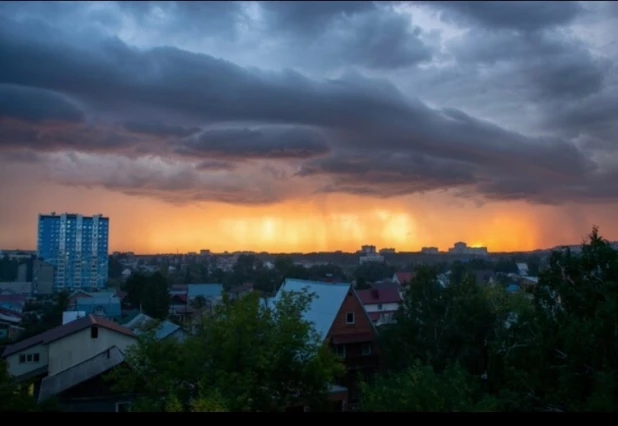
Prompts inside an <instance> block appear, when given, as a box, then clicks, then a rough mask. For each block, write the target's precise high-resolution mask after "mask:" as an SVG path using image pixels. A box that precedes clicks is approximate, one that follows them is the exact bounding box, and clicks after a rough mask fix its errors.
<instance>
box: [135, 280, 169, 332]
mask: <svg viewBox="0 0 618 426" xmlns="http://www.w3.org/2000/svg"><path fill="white" fill-rule="evenodd" d="M141 306H142V310H143V311H144V313H145V314H146V315H148V316H150V317H152V318H155V319H159V320H164V319H166V318H167V316H168V314H169V309H170V293H169V289H168V287H167V280H166V279H165V277H164V276H163V275H161V274H160V273H158V272H155V273H154V274H152V275H151V276H149V277H148V279H147V283H146V286H145V287H144V288H143V289H142V294H141Z"/></svg>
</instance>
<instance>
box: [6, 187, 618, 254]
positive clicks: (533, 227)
mask: <svg viewBox="0 0 618 426" xmlns="http://www.w3.org/2000/svg"><path fill="white" fill-rule="evenodd" d="M27 189H28V190H26V189H24V188H21V189H20V190H19V191H17V189H16V190H15V193H12V192H11V189H10V188H8V190H9V191H8V192H6V197H7V198H5V199H13V200H15V202H16V203H17V204H18V205H20V208H19V209H6V210H3V211H2V212H1V213H2V214H0V229H2V230H3V233H2V236H1V237H0V238H1V240H0V247H2V248H7V249H11V248H23V249H34V248H35V241H36V239H35V238H36V217H37V214H38V213H45V212H51V211H57V212H59V211H71V212H80V213H82V214H85V215H89V214H93V213H102V214H104V215H106V216H108V217H110V251H111V252H113V251H134V252H136V253H142V254H155V253H175V252H176V251H178V252H181V253H185V252H195V251H199V250H202V249H208V250H211V251H213V252H224V251H230V252H232V251H255V252H262V251H268V252H315V251H336V250H341V251H344V252H355V251H357V250H359V249H360V247H361V246H362V245H364V244H371V245H375V246H376V247H377V248H378V249H380V248H385V247H391V248H395V249H396V250H397V251H419V250H420V249H421V248H422V247H438V248H439V249H440V250H443V251H446V250H447V249H448V248H450V247H452V246H453V244H454V243H455V242H457V241H464V242H467V243H468V244H469V245H470V246H484V247H487V248H488V250H489V252H490V253H491V252H499V251H527V250H534V249H538V248H550V247H554V246H557V245H561V244H577V243H580V242H581V241H582V238H583V237H585V235H586V234H588V233H589V232H590V230H591V228H592V225H593V224H597V225H599V226H600V227H601V234H602V235H603V236H604V237H605V238H608V239H610V240H612V239H614V240H615V239H618V232H616V231H618V229H616V228H615V226H614V225H613V222H612V215H611V214H607V213H605V212H607V211H609V212H611V211H612V210H611V209H608V208H607V206H601V207H599V209H597V210H594V209H593V208H592V207H590V206H585V209H580V210H576V209H577V206H574V207H568V208H567V207H562V208H559V207H551V206H543V207H542V206H531V205H529V204H526V203H523V202H521V203H487V204H485V205H483V206H481V207H479V206H478V205H476V204H474V203H473V202H466V201H465V200H461V199H456V198H453V197H452V196H450V195H449V194H447V193H433V194H425V195H418V196H409V197H402V198H398V199H386V200H384V199H372V198H366V197H365V198H363V197H357V196H350V195H339V194H330V195H320V196H314V197H310V198H307V199H294V200H289V201H285V202H282V203H279V204H273V205H267V206H232V205H225V204H219V203H199V204H188V205H178V206H177V205H171V204H166V203H164V202H161V201H157V200H153V199H150V198H145V197H136V196H128V195H123V194H119V193H114V192H110V191H106V190H103V189H99V188H95V189H86V188H81V187H73V188H69V187H62V186H59V185H53V184H44V185H40V184H37V185H34V184H33V185H32V186H31V187H28V188H27ZM25 194H28V195H27V196H26V195H25ZM11 197H12V198H11ZM593 207H594V206H593ZM574 211H577V213H576V214H574V213H573V212H574ZM614 211H615V210H614ZM604 215H605V216H604Z"/></svg>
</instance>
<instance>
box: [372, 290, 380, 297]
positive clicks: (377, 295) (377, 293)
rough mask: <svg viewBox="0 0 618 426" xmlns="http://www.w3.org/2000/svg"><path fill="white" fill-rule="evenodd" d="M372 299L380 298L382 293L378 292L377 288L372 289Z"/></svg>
mask: <svg viewBox="0 0 618 426" xmlns="http://www.w3.org/2000/svg"><path fill="white" fill-rule="evenodd" d="M371 297H373V298H374V299H376V300H377V299H379V298H380V292H379V291H378V289H377V288H373V289H371Z"/></svg>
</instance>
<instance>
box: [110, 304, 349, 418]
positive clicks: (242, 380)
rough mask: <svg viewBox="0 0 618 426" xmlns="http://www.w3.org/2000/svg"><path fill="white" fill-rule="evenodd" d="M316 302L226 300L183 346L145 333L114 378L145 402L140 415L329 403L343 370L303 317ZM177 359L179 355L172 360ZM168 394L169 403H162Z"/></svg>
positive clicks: (138, 408)
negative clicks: (329, 390) (267, 303)
mask: <svg viewBox="0 0 618 426" xmlns="http://www.w3.org/2000/svg"><path fill="white" fill-rule="evenodd" d="M311 298H312V296H311V295H309V294H307V293H301V294H288V295H284V297H283V298H282V300H281V301H280V302H278V304H277V306H276V307H275V309H270V308H266V307H265V306H264V305H263V304H262V303H261V301H260V299H259V297H258V296H257V295H254V294H251V295H248V296H247V297H244V298H242V299H241V300H239V301H236V302H234V303H231V302H229V301H228V300H224V301H223V303H221V304H219V305H218V306H217V307H216V309H215V312H214V315H212V316H211V317H209V318H207V319H206V320H204V322H203V323H202V324H201V327H200V328H199V330H198V332H197V333H196V335H195V336H191V337H189V338H188V339H187V340H186V341H184V342H183V343H178V342H175V341H166V340H163V341H157V340H156V339H155V338H154V334H153V333H152V332H151V333H146V334H145V335H143V336H142V337H141V338H140V341H139V344H138V345H136V346H134V347H132V348H131V349H129V350H128V352H127V360H128V363H127V365H128V366H127V367H126V368H123V369H119V370H116V371H115V372H112V373H111V374H110V379H111V380H113V382H114V383H115V386H116V387H117V388H118V390H122V391H124V392H137V393H138V394H139V395H141V397H140V400H139V401H138V403H137V404H136V405H135V407H134V410H135V411H281V410H283V409H284V408H286V407H288V406H290V405H294V404H295V403H298V402H299V401H303V402H307V403H309V404H313V405H319V404H321V403H323V401H324V400H325V399H326V396H327V387H328V384H329V383H332V381H333V379H334V378H335V377H336V376H338V375H340V374H342V373H343V371H342V367H341V365H340V364H339V362H338V360H337V359H336V357H335V356H334V355H333V354H332V353H331V351H330V350H328V349H327V348H325V347H323V346H322V344H321V342H320V339H319V337H318V336H317V334H316V333H315V331H314V330H313V328H312V326H311V325H310V324H309V323H307V322H305V321H303V320H302V316H301V314H302V312H303V311H304V310H305V309H306V308H307V307H308V304H309V303H310V301H311ZM170 354H174V356H173V357H170ZM163 393H164V394H165V398H162V396H163Z"/></svg>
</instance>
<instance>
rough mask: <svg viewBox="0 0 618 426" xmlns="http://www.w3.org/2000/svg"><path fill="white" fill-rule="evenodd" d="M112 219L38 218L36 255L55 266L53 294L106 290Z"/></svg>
mask: <svg viewBox="0 0 618 426" xmlns="http://www.w3.org/2000/svg"><path fill="white" fill-rule="evenodd" d="M108 242H109V218H107V217H103V216H101V215H94V216H82V215H79V214H72V213H64V214H60V215H57V214H56V213H54V212H52V213H51V214H49V215H46V214H40V215H39V233H38V238H37V255H38V257H39V258H40V259H43V260H44V261H45V262H47V263H50V264H52V265H54V267H55V269H56V273H55V277H54V290H58V289H74V288H84V289H86V288H104V287H105V284H106V282H107V270H108V254H107V253H108Z"/></svg>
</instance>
